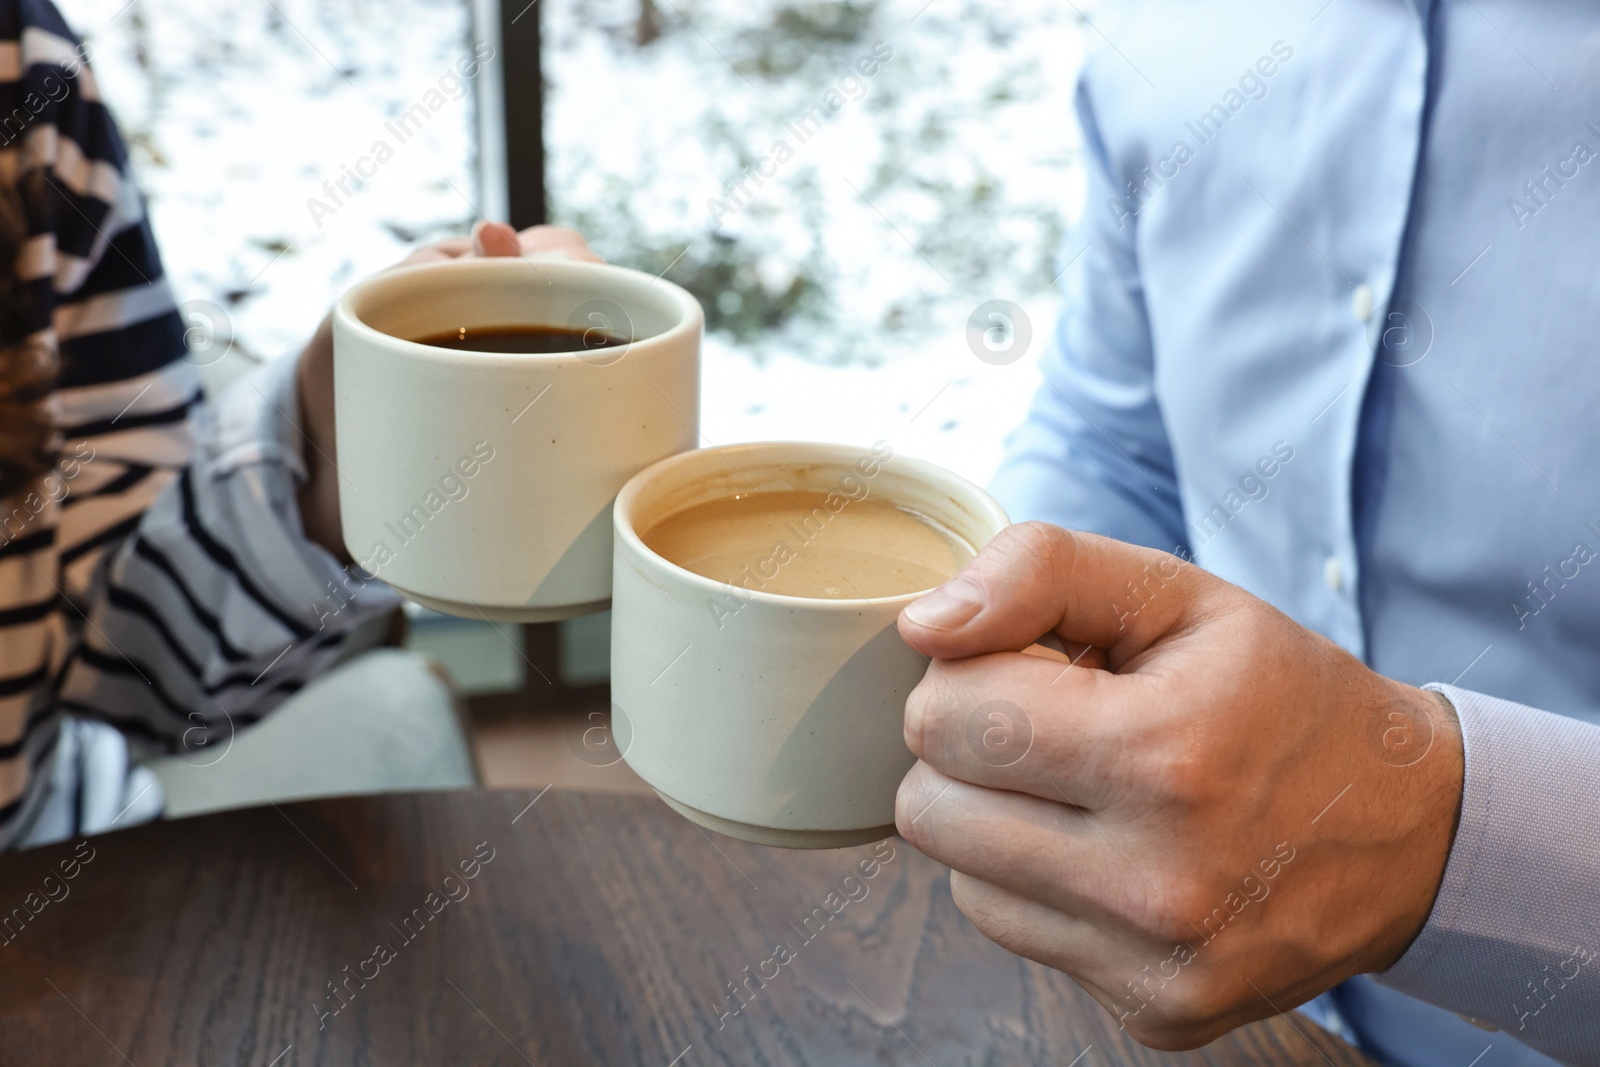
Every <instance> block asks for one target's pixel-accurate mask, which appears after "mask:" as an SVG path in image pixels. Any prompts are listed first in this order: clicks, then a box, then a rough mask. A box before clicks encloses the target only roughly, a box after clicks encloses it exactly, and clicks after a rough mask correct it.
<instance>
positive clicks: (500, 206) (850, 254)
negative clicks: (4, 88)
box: [61, 0, 1094, 785]
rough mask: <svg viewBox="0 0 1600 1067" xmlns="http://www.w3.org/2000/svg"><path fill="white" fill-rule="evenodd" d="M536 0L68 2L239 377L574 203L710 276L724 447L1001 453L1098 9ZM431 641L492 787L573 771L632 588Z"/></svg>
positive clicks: (168, 244)
mask: <svg viewBox="0 0 1600 1067" xmlns="http://www.w3.org/2000/svg"><path fill="white" fill-rule="evenodd" d="M503 3H504V7H503V8H502V6H501V4H499V3H496V2H495V0H236V2H234V3H230V4H227V5H218V4H215V3H214V2H213V0H131V2H129V0H61V6H62V8H63V10H64V12H65V14H66V15H67V17H68V19H69V21H70V22H71V23H72V24H73V25H74V27H75V28H76V29H77V30H78V32H79V33H80V34H82V35H83V36H84V37H85V38H86V39H87V41H88V42H89V43H90V45H91V48H92V53H91V63H92V65H93V67H94V68H95V70H96V73H97V76H98V78H99V80H100V83H101V85H102V92H103V95H104V97H105V98H106V100H107V101H108V102H109V103H110V104H111V105H112V108H113V110H114V111H115V112H116V113H117V115H118V118H119V120H120V122H121V123H122V126H123V130H124V132H125V133H126V135H127V137H128V139H129V142H130V145H131V150H132V153H133V162H134V167H135V170H136V172H137V173H138V175H139V177H140V179H141V181H142V184H143V187H144V189H145V192H146V194H147V196H148V198H149V201H150V208H151V215H152V218H153V220H154V223H155V227H156V234H157V237H158V239H159V240H160V241H161V245H162V248H163V251H164V255H165V261H166V268H167V272H168V275H169V276H170V278H171V279H172V282H173V285H174V288H175V290H176V293H177V296H178V299H179V300H180V301H182V302H184V307H185V311H186V314H187V315H188V318H189V320H190V326H191V330H190V337H191V347H192V348H194V349H195V350H196V351H197V352H198V353H202V354H203V356H202V358H201V359H200V361H201V362H206V363H208V364H209V365H208V366H207V367H206V373H207V374H208V375H209V377H210V382H209V384H210V385H211V386H212V387H213V388H223V387H225V386H226V385H227V384H228V383H229V382H231V381H232V380H234V379H235V378H237V377H238V376H239V375H241V374H243V373H246V372H248V370H249V369H250V368H251V367H252V366H253V365H255V364H256V363H259V362H261V361H264V360H269V359H276V358H280V357H283V356H285V355H290V354H293V353H294V352H296V351H297V350H298V349H299V346H300V345H301V344H302V343H303V341H304V339H305V338H306V336H307V335H308V334H309V333H310V331H311V330H312V329H313V328H314V327H315V325H316V323H317V321H318V320H319V319H320V318H321V316H322V315H323V313H324V311H325V310H326V308H327V307H328V305H329V304H330V303H331V302H332V301H333V300H334V299H335V298H336V297H337V296H338V294H339V293H340V292H342V291H343V290H344V289H345V288H346V287H347V286H349V285H350V284H352V283H353V282H355V281H357V280H359V279H360V278H362V277H364V276H366V275H368V274H370V273H372V272H374V271H376V270H379V269H381V268H383V267H385V266H388V265H390V264H391V263H393V262H394V261H396V260H398V259H399V258H401V257H402V256H403V255H404V254H405V253H406V252H407V250H408V249H410V248H411V247H412V246H413V245H415V244H417V243H420V242H426V241H431V240H437V239H439V238H442V237H447V236H452V235H457V234H461V233H465V232H466V231H467V230H468V228H469V227H470V226H471V225H472V223H473V222H474V221H475V220H476V219H477V218H479V217H481V216H488V217H497V218H510V220H511V221H513V222H517V223H518V224H526V223H529V222H532V221H537V220H538V219H539V218H541V217H542V218H545V219H547V220H548V221H550V222H552V223H557V224H560V225H565V226H571V227H574V228H576V229H579V230H582V231H583V232H584V233H585V234H586V235H587V236H588V238H589V240H590V242H591V244H593V246H594V247H595V249H596V250H597V251H599V252H600V253H601V254H602V255H603V256H605V257H606V258H607V259H609V260H611V261H613V262H617V263H621V264H624V265H627V266H631V267H635V268H637V269H640V270H646V271H649V272H650V273H652V274H660V275H662V276H664V277H666V278H667V279H669V280H671V281H673V282H676V283H678V284H679V285H682V286H684V287H686V288H687V289H689V290H690V291H691V292H693V293H694V294H695V295H696V296H697V297H698V298H699V299H700V301H701V303H702V304H703V305H704V306H705V308H706V312H707V319H708V325H709V328H710V334H709V336H708V338H707V345H706V351H705V362H704V395H703V399H702V425H701V429H702V431H703V433H704V435H705V441H703V442H702V443H703V444H710V443H714V444H727V443H730V442H736V441H743V440H758V439H780V438H803V439H820V440H837V441H846V442H855V443H871V442H873V441H876V440H879V439H883V440H886V441H888V442H890V443H891V444H893V445H894V447H895V449H896V450H897V451H898V452H902V453H905V454H910V455H916V456H920V457H923V458H926V459H930V460H933V461H935V462H938V463H942V464H944V465H946V466H949V467H951V468H953V469H955V470H957V471H959V472H960V473H962V474H964V475H966V476H967V477H968V478H971V479H973V480H974V481H977V482H979V483H982V482H984V481H986V480H987V479H988V477H989V476H990V474H991V473H992V472H993V469H994V467H995V465H996V463H997V462H998V460H999V456H1000V448H1001V443H1002V441H1003V438H1004V436H1005V434H1006V432H1007V431H1008V430H1009V428H1010V427H1011V426H1013V425H1014V424H1015V423H1016V422H1017V421H1019V420H1020V418H1021V416H1022V413H1023V411H1024V409H1025V407H1026V405H1027V402H1028V400H1029V398H1030V396H1031V394H1032V392H1033V389H1034V387H1035V385H1036V384H1037V381H1038V379H1037V370H1036V361H1037V357H1038V355H1039V351H1040V349H1041V348H1042V347H1043V346H1044V344H1045V342H1046V340H1047V338H1048V335H1049V332H1050V330H1051V327H1052V323H1053V315H1054V304H1055V300H1054V296H1053V292H1052V285H1053V282H1054V280H1055V278H1056V277H1057V276H1058V273H1059V271H1060V268H1061V266H1062V264H1061V263H1060V262H1059V259H1060V257H1059V252H1060V246H1061V243H1062V238H1063V234H1064V232H1065V230H1066V228H1067V226H1068V225H1069V224H1070V223H1071V222H1072V221H1073V220H1072V219H1071V218H1070V217H1069V215H1068V211H1069V209H1070V207H1071V205H1073V204H1075V203H1076V202H1077V201H1078V200H1079V199H1080V197H1081V191H1082V190H1081V182H1082V174H1081V170H1080V168H1079V165H1078V136H1077V131H1076V128H1075V126H1074V124H1073V123H1072V120H1071V107H1070V104H1071V91H1072V85H1073V81H1074V78H1075V76H1076V73H1077V69H1078V65H1079V63H1080V60H1081V56H1082V52H1083V47H1084V45H1085V43H1086V34H1092V33H1093V32H1094V31H1093V29H1092V26H1091V25H1087V24H1085V21H1084V20H1085V18H1086V17H1087V18H1088V19H1092V18H1093V17H1094V14H1093V8H1092V7H1088V6H1086V7H1085V8H1083V9H1080V8H1078V7H1076V6H1074V5H1073V4H1072V3H1070V2H1069V3H1067V4H1057V3H1047V2H1045V0H1017V2H1013V3H1009V4H1005V5H997V4H986V3H977V2H972V0H859V2H847V3H810V2H787V0H744V2H734V0H535V2H532V3H529V2H528V0H503ZM485 57H487V58H485ZM473 60H478V61H479V62H478V63H477V64H476V67H475V68H474V67H473V66H472V64H471V61H473ZM463 61H468V64H467V65H466V66H463ZM464 69H465V70H471V71H472V76H470V77H465V76H463V75H462V71H463V70H464ZM869 69H871V70H872V73H871V74H870V75H868V74H866V73H864V72H865V71H867V70H869ZM402 116H409V121H407V122H406V123H405V125H404V126H398V125H396V124H397V123H400V122H401V120H402ZM818 116H826V121H824V119H823V118H820V117H818ZM399 134H403V135H404V136H403V138H402V136H399ZM380 141H382V142H384V143H385V144H386V146H387V147H388V149H389V151H387V152H382V153H379V152H377V151H376V145H377V142H380ZM379 157H381V160H382V161H381V162H377V161H376V160H377V159H378V158H379ZM363 160H365V162H364V161H363ZM357 171H364V172H366V174H367V176H365V177H361V176H359V175H358V174H357ZM341 181H342V182H343V184H344V189H343V190H342V191H341V190H340V188H339V186H338V185H337V184H336V183H339V182H341ZM997 300H1003V301H1008V302H1010V303H1011V304H1013V305H1015V306H1016V311H1009V312H1007V314H1008V316H1009V321H1010V322H1011V324H1012V327H1013V329H1012V332H1010V333H1009V334H1007V333H1006V332H1005V330H1004V327H1002V332H1001V333H1000V334H995V333H988V334H985V333H984V332H983V331H984V330H987V329H990V328H991V327H992V325H993V323H994V322H995V320H992V319H990V318H989V317H988V310H989V309H987V308H985V305H988V304H990V302H992V301H997ZM980 308H982V309H984V311H983V312H982V313H981V314H979V316H978V319H977V324H978V326H979V327H980V329H979V330H977V331H974V330H970V329H969V323H971V322H972V320H973V319H974V315H975V313H977V312H979V310H980ZM1024 323H1025V324H1026V325H1024ZM1029 333H1031V342H1029V343H1026V344H1023V343H1021V342H1022V340H1023V338H1024V336H1025V335H1027V334H1029ZM986 344H987V345H988V346H989V348H990V349H993V348H994V347H995V346H998V347H999V349H1000V351H999V352H998V353H997V352H995V351H986V352H984V354H985V356H986V358H979V354H980V351H982V350H984V346H985V345H986ZM407 640H408V641H409V643H410V644H411V645H412V646H413V647H416V648H419V649H422V650H424V651H426V652H428V653H429V654H431V655H433V656H434V657H435V658H436V659H438V660H439V661H440V662H442V663H443V664H444V665H445V666H446V668H447V669H448V670H449V672H450V673H451V675H452V676H453V677H454V679H455V680H456V683H457V684H458V686H459V687H460V688H461V689H462V690H463V692H464V693H465V694H466V695H467V697H468V702H469V707H470V708H471V710H472V712H473V714H474V717H475V719H476V720H477V723H478V733H479V736H480V740H481V744H480V752H479V754H480V759H481V762H482V764H483V770H484V773H485V776H486V777H487V778H488V780H489V782H490V784H540V785H542V784H544V783H545V782H548V781H552V780H558V779H559V777H560V774H561V769H560V768H559V767H550V766H546V765H545V764H546V763H548V759H547V757H546V756H545V755H541V754H540V753H543V752H545V750H546V749H547V748H548V746H547V745H546V744H545V742H546V741H548V739H549V737H550V735H551V731H561V732H565V733H566V734H568V735H569V737H570V735H571V734H572V731H573V730H574V729H577V730H579V731H580V732H581V731H582V730H583V729H584V728H585V727H584V725H583V724H584V723H586V722H587V721H588V720H589V716H591V715H593V714H596V713H597V712H596V709H600V711H601V712H603V710H604V708H605V707H606V706H607V704H606V700H605V695H604V694H605V690H604V682H605V678H606V667H607V658H608V651H607V649H608V628H607V620H606V617H605V616H597V617H593V618H589V619H581V620H577V621H575V622H573V623H568V624H562V625H561V626H559V627H526V628H520V627H510V626H501V627H499V628H498V629H494V628H490V627H489V626H488V625H487V624H484V623H474V622H469V621H466V620H458V619H449V618H445V617H443V616H438V615H433V614H431V613H426V612H415V613H413V614H412V618H411V627H410V634H409V637H408V638H407ZM574 723H576V724H577V725H576V726H574ZM580 747H581V746H574V745H568V746H566V748H567V749H568V750H570V751H572V752H577V753H578V756H579V758H580V759H581V760H584V761H585V762H587V763H588V764H589V765H590V766H599V765H602V764H605V763H606V761H607V759H608V757H605V756H595V755H593V754H588V753H584V752H580V751H579V748H580ZM541 760H544V761H545V762H544V763H541V762H540V761H541ZM616 770H617V772H618V773H619V774H620V773H621V772H622V770H623V768H620V767H619V768H616Z"/></svg>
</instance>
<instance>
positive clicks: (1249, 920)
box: [896, 523, 1463, 1049]
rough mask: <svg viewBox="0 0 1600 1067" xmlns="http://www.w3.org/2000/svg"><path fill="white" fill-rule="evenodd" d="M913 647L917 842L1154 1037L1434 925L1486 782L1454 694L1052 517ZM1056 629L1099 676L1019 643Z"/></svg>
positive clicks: (1381, 955) (905, 825)
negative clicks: (1476, 780)
mask: <svg viewBox="0 0 1600 1067" xmlns="http://www.w3.org/2000/svg"><path fill="white" fill-rule="evenodd" d="M900 633H901V635H902V636H903V637H904V638H905V639H906V641H908V642H909V643H910V644H911V645H912V646H914V647H915V648H917V649H919V650H920V651H922V652H923V653H925V654H926V655H928V656H931V657H933V659H934V662H933V664H932V665H931V666H930V667H929V669H928V674H927V676H926V677H925V678H924V679H923V681H922V683H921V684H920V685H919V686H918V687H917V688H916V689H915V690H914V691H913V692H912V694H911V697H910V699H909V700H908V701H907V702H906V719H905V735H906V743H907V744H908V745H909V746H910V747H911V751H912V752H914V753H915V754H916V755H917V757H918V759H919V762H918V763H917V765H916V766H915V767H914V768H913V769H912V770H911V772H910V773H909V774H908V775H907V776H906V779H905V781H904V782H903V783H902V784H901V786H900V793H899V798H898V806H897V812H896V824H897V826H898V827H899V830H900V833H901V834H902V835H903V836H904V837H905V839H906V840H907V841H908V842H910V843H911V844H912V845H914V846H915V847H916V848H918V849H920V850H921V851H923V852H925V853H927V854H928V855H929V856H932V857H933V858H934V859H937V860H939V861H940V862H942V863H945V864H948V865H949V866H950V867H951V868H952V872H951V875H950V888H951V893H952V894H953V896H954V898H955V902H956V904H957V906H958V907H960V908H961V910H962V911H963V912H965V913H966V914H967V916H968V917H969V918H970V919H971V920H972V921H973V923H974V924H976V925H977V927H978V928H979V929H980V930H982V931H983V932H984V933H985V934H987V935H988V936H989V937H990V938H992V939H993V940H994V941H996V942H998V943H999V944H1000V945H1002V946H1004V947H1005V948H1008V949H1010V950H1011V951H1013V952H1016V953H1018V954H1019V955H1023V956H1026V957H1028V958H1030V959H1033V960H1037V961H1039V962H1041V963H1044V964H1047V965H1049V966H1051V967H1055V968H1057V969H1059V970H1061V971H1065V972H1066V973H1067V974H1068V975H1070V976H1071V977H1072V978H1073V979H1074V980H1075V981H1077V982H1078V984H1079V985H1081V986H1083V987H1084V989H1086V990H1087V991H1088V992H1089V994H1090V995H1091V996H1093V997H1094V998H1095V999H1096V1000H1098V1001H1099V1002H1100V1003H1101V1004H1102V1005H1103V1006H1104V1007H1106V1008H1107V1009H1108V1010H1109V1011H1111V1012H1112V1013H1113V1014H1114V1015H1115V1016H1116V1017H1117V1018H1118V1019H1119V1020H1120V1021H1121V1023H1122V1025H1123V1027H1124V1028H1126V1029H1127V1030H1128V1032H1129V1033H1131V1034H1132V1035H1133V1036H1134V1037H1135V1038H1137V1039H1138V1040H1139V1041H1141V1042H1143V1043H1145V1044H1147V1045H1152V1046H1154V1047H1157V1048H1164V1049H1180V1048H1193V1047H1196V1046H1198V1045H1201V1044H1204V1043H1206V1042H1207V1041H1210V1040H1212V1039H1214V1038H1216V1037H1218V1036H1219V1035H1221V1034H1223V1033H1225V1032H1226V1031H1228V1030H1231V1029H1232V1028H1234V1027H1236V1026H1239V1025H1241V1024H1243V1023H1247V1022H1250V1021H1252V1020H1255V1019H1260V1018H1263V1017H1266V1016H1269V1015H1273V1014H1275V1013H1276V1012H1278V1011H1280V1010H1281V1011H1287V1010H1288V1009H1289V1008H1291V1007H1293V1006H1295V1005H1298V1004H1300V1003H1303V1002H1304V1001H1306V1000H1308V999H1310V998H1311V997H1313V996H1315V995H1316V994H1318V993H1320V992H1322V991H1324V990H1326V989H1328V988H1330V987H1332V986H1333V985H1335V984H1337V983H1338V982H1340V981H1342V980H1344V979H1345V978H1348V977H1350V976H1351V975H1354V974H1359V973H1363V972H1369V971H1377V970H1382V969H1384V968H1386V967H1388V966H1389V965H1391V964H1392V963H1394V962H1395V961H1396V960H1397V959H1399V957H1400V956H1401V955H1402V954H1403V953H1404V952H1405V950H1406V948H1407V946H1409V945H1410V944H1411V942H1412V940H1413V939H1414V938H1415V937H1416V936H1417V934H1418V933H1419V932H1421V930H1422V927H1423V926H1424V924H1425V923H1426V921H1427V918H1428V914H1429V911H1430V910H1431V908H1432V906H1433V900H1434V896H1435V894H1436V893H1437V891H1438V887H1439V882H1440V879H1441V878H1442V877H1443V874H1444V866H1445V861H1446V859H1447V858H1448V856H1449V852H1450V846H1451V843H1452V841H1453V840H1454V836H1455V825H1456V818H1457V814H1458V811H1459V806H1460V798H1461V788H1462V775H1463V763H1462V742H1461V733H1460V727H1459V725H1458V723H1457V722H1456V718H1455V713H1454V710H1453V709H1452V708H1451V707H1450V704H1449V702H1448V701H1446V700H1445V699H1444V698H1443V697H1441V696H1439V695H1437V694H1434V693H1430V692H1427V691H1424V690H1421V689H1416V688H1413V687H1411V686H1408V685H1402V684H1401V683H1399V682H1395V681H1391V680H1390V679H1388V678H1384V677H1382V676H1381V675H1378V674H1376V673H1374V672H1373V671H1371V670H1369V669H1367V667H1365V666H1364V665H1363V664H1362V663H1361V662H1360V661H1359V660H1357V659H1355V658H1354V657H1352V656H1350V655H1349V654H1348V653H1346V652H1345V651H1343V650H1342V649H1341V648H1339V647H1338V646H1337V645H1335V644H1333V643H1332V642H1330V641H1328V640H1326V639H1324V638H1322V637H1320V636H1318V635H1317V634H1314V633H1312V632H1310V631H1308V630H1306V629H1304V628H1302V627H1300V626H1298V625H1296V624H1295V623H1294V622H1292V621H1291V620H1290V619H1289V618H1288V617H1286V616H1285V615H1283V614H1282V613H1281V612H1279V611H1277V610H1276V609H1275V608H1273V607H1271V606H1269V605H1268V604H1266V603H1264V602H1263V601H1261V600H1258V599H1257V598H1255V597H1253V596H1250V595H1248V594H1247V593H1245V592H1243V591H1241V590H1239V589H1238V588H1236V587H1234V586H1232V585H1229V584H1228V583H1226V582H1224V581H1222V580H1221V579H1219V578H1216V577H1214V576H1213V575H1210V574H1208V573H1206V572H1205V571H1203V570H1200V569H1199V568H1197V567H1195V566H1192V565H1190V564H1187V563H1184V562H1182V561H1180V560H1178V559H1177V558H1176V557H1174V556H1170V555H1167V554H1166V553H1162V552H1155V551H1151V550H1148V549H1142V548H1135V547H1133V546H1130V545H1125V544H1122V543H1120V542H1117V541H1112V540H1108V539H1106V538H1102V537H1095V536H1091V535H1087V534H1077V533H1069V532H1067V531H1065V530H1061V529H1059V528H1056V527H1053V526H1046V525H1042V524H1032V523H1030V524H1026V525H1021V526H1013V527H1011V528H1010V529H1009V530H1006V531H1005V532H1004V533H1002V534H1001V536H1000V537H998V538H996V539H995V541H994V543H993V544H991V545H990V546H989V547H988V548H987V549H985V550H984V551H983V553H982V554H980V555H979V556H978V558H977V559H976V560H975V561H974V562H973V563H972V564H971V565H969V566H968V567H967V568H966V570H964V571H963V572H962V573H961V574H960V575H958V576H957V577H956V578H955V579H953V580H952V581H951V582H949V583H947V584H946V585H945V586H943V587H942V588H941V589H939V590H936V591H934V592H933V593H930V594H928V595H927V596H926V597H924V598H922V599H921V600H919V601H917V602H916V603H914V604H912V605H910V606H909V607H907V608H906V609H905V611H904V612H903V613H902V614H901V616H900ZM1046 635H1053V636H1054V638H1056V639H1057V640H1059V641H1060V642H1061V643H1062V644H1063V645H1064V646H1065V647H1066V648H1067V649H1068V650H1069V651H1070V652H1073V654H1074V656H1075V657H1076V658H1077V665H1076V666H1073V665H1070V664H1069V663H1067V662H1065V661H1064V660H1056V659H1051V658H1045V657H1044V656H1041V655H1039V654H1037V653H1036V654H1033V655H1023V654H1020V653H1022V652H1023V650H1024V649H1028V648H1029V647H1030V646H1032V645H1033V644H1034V643H1035V642H1036V641H1038V640H1039V639H1040V638H1041V637H1045V636H1046ZM1079 650H1081V651H1079Z"/></svg>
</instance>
